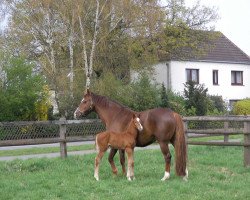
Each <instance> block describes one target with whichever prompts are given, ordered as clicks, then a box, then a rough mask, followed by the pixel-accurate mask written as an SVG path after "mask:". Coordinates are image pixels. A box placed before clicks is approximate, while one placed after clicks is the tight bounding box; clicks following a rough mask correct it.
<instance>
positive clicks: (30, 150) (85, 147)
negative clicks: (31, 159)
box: [0, 144, 95, 156]
mask: <svg viewBox="0 0 250 200" xmlns="http://www.w3.org/2000/svg"><path fill="white" fill-rule="evenodd" d="M90 149H95V145H94V144H84V145H78V146H67V151H68V152H69V151H82V150H90ZM58 152H60V147H34V148H27V149H25V148H24V149H15V150H3V151H1V150H0V156H20V155H31V154H42V153H58Z"/></svg>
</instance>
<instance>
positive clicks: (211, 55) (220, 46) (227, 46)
mask: <svg viewBox="0 0 250 200" xmlns="http://www.w3.org/2000/svg"><path fill="white" fill-rule="evenodd" d="M209 44H210V48H208V49H207V50H206V51H205V52H204V53H203V54H201V55H196V56H195V55H192V54H190V55H189V56H185V58H184V59H183V58H182V59H178V58H173V60H189V61H203V62H224V63H237V64H247V65H250V57H249V56H248V55H247V54H246V53H244V52H243V51H242V50H241V49H240V48H239V47H237V46H236V45H235V44H234V43H233V42H232V41H230V40H229V39H228V38H227V37H226V36H225V35H223V34H222V33H220V32H219V34H218V37H216V38H215V39H213V40H212V41H211V40H210V41H209Z"/></svg>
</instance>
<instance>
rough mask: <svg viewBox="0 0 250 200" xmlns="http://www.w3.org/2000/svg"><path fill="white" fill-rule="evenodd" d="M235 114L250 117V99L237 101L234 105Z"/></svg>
mask: <svg viewBox="0 0 250 200" xmlns="http://www.w3.org/2000/svg"><path fill="white" fill-rule="evenodd" d="M233 114H235V115H250V99H244V100H241V101H237V102H236V103H235V104H234V105H233Z"/></svg>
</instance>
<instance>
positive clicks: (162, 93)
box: [160, 83, 170, 108]
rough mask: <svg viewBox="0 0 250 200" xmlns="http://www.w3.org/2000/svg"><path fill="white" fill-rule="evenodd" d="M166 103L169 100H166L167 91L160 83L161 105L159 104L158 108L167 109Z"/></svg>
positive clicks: (167, 104) (167, 103)
mask: <svg viewBox="0 0 250 200" xmlns="http://www.w3.org/2000/svg"><path fill="white" fill-rule="evenodd" d="M168 101H169V99H168V95H167V90H166V87H165V85H164V83H162V85H161V103H160V106H161V107H166V108H169V107H170V105H169V102H168Z"/></svg>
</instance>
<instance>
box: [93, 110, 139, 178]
mask: <svg viewBox="0 0 250 200" xmlns="http://www.w3.org/2000/svg"><path fill="white" fill-rule="evenodd" d="M138 130H139V131H142V130H143V127H142V125H141V123H140V118H139V117H138V116H137V115H136V114H133V118H132V119H131V121H130V122H129V124H128V128H127V130H126V131H124V132H122V133H116V132H113V131H105V132H101V133H98V134H97V135H96V140H95V141H96V143H95V144H96V150H97V156H96V158H95V174H94V177H95V179H96V180H97V181H99V165H100V161H101V159H102V157H103V155H104V153H105V152H106V151H107V149H108V148H109V146H111V147H112V148H115V149H123V150H125V152H126V153H127V157H128V171H127V178H128V180H129V181H131V180H133V179H134V158H133V157H134V148H135V144H136V137H137V133H138Z"/></svg>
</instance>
